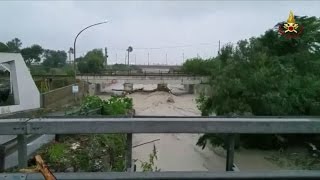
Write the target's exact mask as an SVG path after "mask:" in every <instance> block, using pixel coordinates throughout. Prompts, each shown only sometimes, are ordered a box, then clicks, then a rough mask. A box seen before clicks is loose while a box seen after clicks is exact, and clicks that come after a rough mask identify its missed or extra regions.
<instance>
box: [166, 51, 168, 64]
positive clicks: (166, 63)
mask: <svg viewBox="0 0 320 180" xmlns="http://www.w3.org/2000/svg"><path fill="white" fill-rule="evenodd" d="M166 65H168V54H167V53H166Z"/></svg>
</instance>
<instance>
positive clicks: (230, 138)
mask: <svg viewBox="0 0 320 180" xmlns="http://www.w3.org/2000/svg"><path fill="white" fill-rule="evenodd" d="M234 141H235V135H234V134H228V135H227V164H226V171H233V157H234Z"/></svg>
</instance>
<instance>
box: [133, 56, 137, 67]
mask: <svg viewBox="0 0 320 180" xmlns="http://www.w3.org/2000/svg"><path fill="white" fill-rule="evenodd" d="M134 64H135V65H137V55H136V54H134Z"/></svg>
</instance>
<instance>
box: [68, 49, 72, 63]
mask: <svg viewBox="0 0 320 180" xmlns="http://www.w3.org/2000/svg"><path fill="white" fill-rule="evenodd" d="M68 53H69V63H70V64H71V54H73V49H72V48H70V49H69V51H68Z"/></svg>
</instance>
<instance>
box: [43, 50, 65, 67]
mask: <svg viewBox="0 0 320 180" xmlns="http://www.w3.org/2000/svg"><path fill="white" fill-rule="evenodd" d="M66 61H67V53H66V52H65V51H60V50H57V51H55V50H50V49H47V50H45V51H44V60H43V65H44V66H46V67H51V68H59V67H63V66H64V65H65V64H66Z"/></svg>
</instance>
